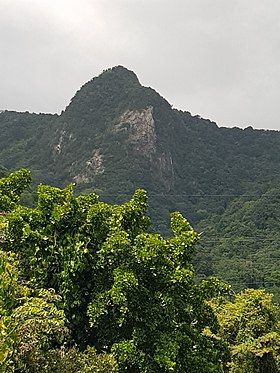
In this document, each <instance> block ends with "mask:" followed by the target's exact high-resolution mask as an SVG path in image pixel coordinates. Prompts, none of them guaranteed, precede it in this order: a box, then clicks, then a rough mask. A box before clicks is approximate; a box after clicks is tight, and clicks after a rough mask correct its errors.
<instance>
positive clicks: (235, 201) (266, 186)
mask: <svg viewBox="0 0 280 373" xmlns="http://www.w3.org/2000/svg"><path fill="white" fill-rule="evenodd" d="M0 130H1V134H2V135H1V138H0V164H1V165H2V166H4V167H5V168H7V169H9V170H15V169H18V168H20V167H27V168H28V169H30V170H31V172H32V177H33V180H34V182H35V184H38V183H39V182H43V183H48V184H51V185H54V186H58V187H64V186H65V185H67V184H68V183H70V182H75V184H76V191H77V192H78V193H79V192H86V191H92V190H94V191H95V192H96V193H97V194H98V195H100V196H101V197H102V199H103V200H104V201H106V202H110V203H122V202H123V201H125V200H126V199H127V197H128V196H129V195H131V194H132V193H133V192H134V190H135V189H136V188H144V189H145V190H147V192H148V195H149V198H150V208H149V214H150V215H151V218H152V222H153V227H154V228H153V229H154V230H155V231H160V232H162V233H163V234H165V235H167V234H168V232H169V228H168V226H167V224H166V222H167V221H168V217H169V214H170V212H172V211H180V212H181V213H182V214H183V215H184V216H187V217H188V219H189V220H190V222H191V224H193V225H194V226H195V228H196V229H198V231H200V232H203V233H202V239H201V246H202V250H199V251H198V253H197V255H196V257H195V259H194V263H195V265H196V267H197V270H198V274H199V277H205V276H208V275H218V276H220V277H221V278H225V279H227V280H231V282H232V283H233V285H234V286H235V287H236V289H239V288H244V287H246V286H248V285H249V284H250V285H251V286H254V287H263V286H265V287H266V288H269V289H272V290H273V291H274V292H276V293H277V292H278V274H277V269H276V267H277V266H278V257H280V252H279V246H278V243H277V242H279V240H277V237H278V220H279V217H278V216H279V215H278V211H279V210H277V208H276V206H277V203H278V197H277V193H278V192H277V190H279V188H278V185H279V184H278V181H279V177H280V175H279V164H280V153H279V148H280V133H279V132H277V131H264V130H253V129H252V128H251V127H248V128H246V129H244V130H242V129H239V128H232V129H230V128H219V127H218V126H217V125H216V124H215V123H213V122H211V121H209V120H205V119H202V118H200V117H199V116H192V115H191V114H190V113H188V112H182V111H178V110H176V109H174V108H172V106H171V105H170V104H169V103H168V102H167V101H166V100H165V99H164V98H163V97H161V96H160V95H159V94H158V93H157V92H155V91H154V90H153V89H152V88H148V87H143V86H142V85H141V84H140V83H139V81H138V78H137V76H136V75H135V74H134V73H133V72H132V71H129V70H127V69H126V68H124V67H122V66H117V67H114V68H112V69H108V70H106V71H104V72H103V73H102V74H101V75H100V76H98V77H96V78H93V79H92V80H91V81H89V82H88V83H86V84H85V85H84V86H83V87H82V88H81V89H80V90H79V91H78V92H77V93H76V95H75V96H74V97H73V99H72V100H71V103H70V104H69V105H68V107H67V108H66V109H65V111H63V112H62V113H61V114H60V115H46V114H30V113H16V112H8V111H4V112H2V113H0ZM26 200H27V202H28V201H29V200H30V198H29V199H28V198H26ZM269 206H271V207H272V210H271V214H272V215H273V216H272V217H271V216H270V215H269V214H270V213H269ZM206 237H207V238H206ZM266 253H268V255H266Z"/></svg>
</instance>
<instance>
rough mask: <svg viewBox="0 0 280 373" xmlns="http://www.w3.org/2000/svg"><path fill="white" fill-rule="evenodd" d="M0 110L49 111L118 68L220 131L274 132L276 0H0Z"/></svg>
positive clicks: (278, 54) (279, 78)
mask: <svg viewBox="0 0 280 373" xmlns="http://www.w3.org/2000/svg"><path fill="white" fill-rule="evenodd" d="M0 53H1V54H0V80H1V90H0V109H2V110H3V109H8V110H17V111H31V112H51V113H54V112H57V113H60V112H61V110H63V109H64V108H65V106H66V105H67V104H68V102H69V100H70V99H71V97H72V96H73V95H74V94H75V92H76V91H77V90H78V89H79V88H80V86H81V85H82V84H84V83H85V82H86V81H88V80H89V79H91V78H92V77H94V76H97V75H99V74H100V73H101V72H102V70H104V69H106V68H108V67H112V66H115V65H123V66H125V67H127V68H129V69H131V70H133V71H134V72H135V73H136V74H137V76H138V78H139V80H140V82H141V83H142V84H143V85H146V86H151V87H153V88H154V89H156V90H157V91H158V92H159V93H160V94H161V95H162V96H164V97H165V98H166V99H167V100H168V101H169V102H170V103H171V104H172V105H173V106H174V107H176V108H178V109H181V110H187V111H190V112H191V113H192V114H199V115H201V116H202V117H204V118H209V119H211V120H213V121H215V122H217V124H218V125H219V126H230V127H233V126H239V127H247V126H252V127H254V128H268V129H278V130H280V113H279V106H280V102H279V100H280V1H279V0H110V1H109V0H0Z"/></svg>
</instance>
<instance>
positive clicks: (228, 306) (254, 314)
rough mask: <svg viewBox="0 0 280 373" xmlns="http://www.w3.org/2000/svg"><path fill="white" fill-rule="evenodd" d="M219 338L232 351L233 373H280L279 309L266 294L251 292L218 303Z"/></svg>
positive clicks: (251, 290) (216, 306)
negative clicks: (225, 342)
mask: <svg viewBox="0 0 280 373" xmlns="http://www.w3.org/2000/svg"><path fill="white" fill-rule="evenodd" d="M214 309H215V310H216V312H217V315H218V320H219V322H220V325H221V330H220V333H219V336H220V337H222V338H223V339H225V340H226V341H228V343H229V344H230V347H231V356H232V362H231V364H230V367H231V369H230V371H231V372H232V373H242V372H248V373H250V372H252V373H268V372H271V373H276V372H279V369H280V366H279V352H280V321H279V311H280V310H279V308H278V307H277V306H276V305H275V304H273V302H272V296H271V295H270V294H268V293H265V292H264V291H263V290H255V289H247V290H245V291H243V292H241V293H239V294H237V295H236V296H235V298H234V300H233V301H226V302H225V303H224V302H220V303H219V302H217V303H216V304H215V303H214Z"/></svg>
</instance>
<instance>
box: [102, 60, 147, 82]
mask: <svg viewBox="0 0 280 373" xmlns="http://www.w3.org/2000/svg"><path fill="white" fill-rule="evenodd" d="M98 78H99V79H100V78H102V79H117V80H125V81H126V83H127V84H129V83H130V84H131V83H132V84H137V85H139V84H140V83H139V80H138V77H137V75H136V74H135V72H134V71H132V70H129V69H127V68H126V67H124V66H121V65H118V66H114V67H110V68H108V69H106V70H103V72H102V74H100V75H99V77H98Z"/></svg>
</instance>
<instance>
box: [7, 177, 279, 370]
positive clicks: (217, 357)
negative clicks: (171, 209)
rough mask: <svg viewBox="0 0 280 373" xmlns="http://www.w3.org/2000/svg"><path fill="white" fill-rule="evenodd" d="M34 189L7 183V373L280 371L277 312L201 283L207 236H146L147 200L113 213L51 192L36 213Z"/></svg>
mask: <svg viewBox="0 0 280 373" xmlns="http://www.w3.org/2000/svg"><path fill="white" fill-rule="evenodd" d="M29 183H30V173H29V172H28V171H26V170H19V171H17V172H16V173H13V174H11V175H10V176H8V177H7V178H3V179H1V180H0V211H1V215H0V223H1V225H0V230H1V241H0V245H1V247H0V249H1V250H0V280H1V281H0V333H1V341H0V367H1V369H2V371H5V372H14V371H17V372H34V373H35V372H38V371H42V372H73V373H74V372H81V373H85V372H97V371H98V372H104V373H105V372H117V371H119V372H141V373H144V372H178V373H179V372H182V373H183V372H191V373H200V372H205V373H206V372H227V371H230V372H236V373H237V372H243V371H244V372H245V371H246V372H252V373H253V372H278V367H279V359H278V352H279V347H280V329H279V326H280V322H279V308H278V306H277V305H275V304H273V303H272V298H271V296H270V295H269V294H266V293H265V292H264V291H261V290H254V289H249V290H247V291H245V292H243V293H240V294H238V295H236V296H235V297H234V298H233V297H232V293H231V290H230V286H229V285H226V284H225V283H222V282H220V281H219V280H218V279H216V278H208V279H206V280H201V281H200V282H196V281H195V277H194V268H193V266H192V264H191V262H190V261H191V258H192V254H193V251H194V248H195V245H196V244H197V242H198V240H199V235H198V234H197V233H196V232H195V231H194V230H193V228H192V227H191V226H190V224H189V223H188V222H187V221H186V220H185V219H184V218H183V217H182V215H181V214H179V213H173V214H171V231H172V236H171V237H170V238H168V239H164V238H162V237H161V236H160V235H159V234H153V233H148V232H147V229H148V227H149V224H150V222H149V218H148V217H147V215H146V210H147V197H146V194H145V192H144V191H143V190H137V191H136V192H135V193H134V195H133V197H132V198H131V200H130V201H129V202H126V203H124V204H122V205H110V204H106V203H104V202H100V201H99V199H98V197H97V195H96V194H95V193H90V194H88V195H81V196H78V197H75V196H74V194H73V185H69V186H68V187H66V188H65V189H58V188H54V187H50V186H47V185H40V186H39V187H38V191H37V194H38V202H37V205H36V206H35V207H34V208H30V207H25V206H22V205H21V204H20V203H19V200H20V194H21V193H22V192H23V190H24V189H25V188H26V187H27V186H28V184H29ZM241 320H242V321H241ZM237 321H238V322H237Z"/></svg>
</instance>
